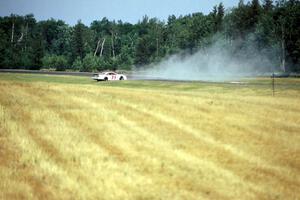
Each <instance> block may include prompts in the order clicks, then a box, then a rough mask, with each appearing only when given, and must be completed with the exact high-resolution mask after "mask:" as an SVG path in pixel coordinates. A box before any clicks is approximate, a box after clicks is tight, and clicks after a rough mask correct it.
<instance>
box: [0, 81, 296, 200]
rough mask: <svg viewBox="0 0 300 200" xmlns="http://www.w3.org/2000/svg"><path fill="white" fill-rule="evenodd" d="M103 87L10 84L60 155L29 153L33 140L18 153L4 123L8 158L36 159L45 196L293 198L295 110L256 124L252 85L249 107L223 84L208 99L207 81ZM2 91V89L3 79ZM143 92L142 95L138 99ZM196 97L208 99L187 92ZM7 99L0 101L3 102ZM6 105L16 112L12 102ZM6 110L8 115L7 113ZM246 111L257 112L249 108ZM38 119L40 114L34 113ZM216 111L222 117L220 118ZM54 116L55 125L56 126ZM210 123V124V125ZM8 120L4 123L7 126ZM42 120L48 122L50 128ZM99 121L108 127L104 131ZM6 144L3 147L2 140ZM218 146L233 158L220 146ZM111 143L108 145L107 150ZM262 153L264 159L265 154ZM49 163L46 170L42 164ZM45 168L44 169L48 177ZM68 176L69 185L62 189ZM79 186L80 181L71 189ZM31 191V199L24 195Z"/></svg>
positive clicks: (32, 123) (263, 112)
mask: <svg viewBox="0 0 300 200" xmlns="http://www.w3.org/2000/svg"><path fill="white" fill-rule="evenodd" d="M0 82H1V81H0ZM2 83H3V82H1V84H2ZM124 83H126V82H124ZM110 85H112V84H110V83H107V84H103V85H98V86H96V85H95V86H92V85H85V86H83V85H76V86H75V85H72V84H69V85H63V84H51V83H38V84H37V83H30V84H16V85H15V87H16V88H17V87H21V88H22V87H28V88H27V89H25V92H18V94H17V96H23V95H25V96H26V98H27V100H26V101H27V102H26V104H28V105H26V106H25V109H23V111H25V112H28V113H29V115H30V116H31V119H30V120H29V121H28V122H27V123H28V124H30V126H29V128H31V129H32V130H36V131H38V132H41V133H42V134H43V135H42V136H41V138H42V140H43V141H46V142H49V145H50V146H48V147H46V148H51V146H53V147H54V148H56V150H58V152H57V153H56V154H58V156H60V157H61V158H63V159H65V162H64V161H55V156H51V155H50V156H49V155H46V156H45V153H44V151H45V150H43V151H41V152H39V151H38V149H39V148H40V147H39V146H36V145H33V146H32V147H30V149H29V150H28V149H27V150H26V149H25V148H24V147H25V145H24V144H22V142H21V141H22V139H24V141H26V142H27V144H31V143H30V141H28V140H27V138H25V137H24V136H25V135H26V134H27V133H25V132H26V131H27V130H25V131H23V133H21V134H20V133H18V132H16V130H17V129H16V128H13V127H10V128H9V130H10V131H11V132H12V133H10V137H11V138H13V136H14V137H15V136H17V137H18V138H17V139H16V140H15V141H16V143H17V144H18V146H19V147H20V152H21V156H20V157H21V158H18V159H21V160H22V159H23V160H24V158H26V159H28V158H30V154H32V153H33V152H34V154H33V158H34V159H33V161H34V160H36V159H37V158H38V159H41V160H40V161H38V162H37V163H36V165H35V167H34V168H32V171H33V173H35V174H34V175H35V176H36V175H38V177H41V174H43V175H46V181H44V180H43V179H40V180H39V181H40V183H43V182H48V184H49V185H51V187H47V190H49V189H50V190H51V191H54V193H55V196H54V197H58V196H61V197H72V196H73V197H74V195H79V197H81V198H87V197H89V198H96V197H99V195H100V196H102V197H105V199H120V198H122V199H147V198H148V199H155V198H157V197H160V198H162V199H174V198H178V199H206V198H213V199H232V198H239V199H257V198H259V199H297V196H298V195H297V193H295V191H298V190H299V175H298V169H299V166H298V164H297V163H298V159H297V155H298V150H299V146H298V145H297V144H298V142H297V141H299V137H298V136H297V134H296V131H297V128H298V126H297V121H296V119H297V117H298V115H297V112H294V111H293V112H289V113H288V114H287V116H286V120H287V121H288V123H283V122H282V123H280V122H281V121H283V120H282V119H284V114H285V113H284V112H282V113H281V109H279V110H277V111H276V112H275V113H276V114H282V116H279V117H277V118H276V119H274V120H273V119H271V120H269V119H267V120H266V122H265V123H262V122H260V121H259V120H264V117H263V116H262V115H266V114H267V113H268V111H269V109H264V106H263V104H262V105H260V106H257V107H255V104H252V102H253V101H256V100H257V101H259V98H261V99H262V101H265V100H267V99H269V98H265V97H264V96H263V95H262V94H259V95H260V96H259V97H258V96H257V97H251V96H252V95H253V94H255V91H251V92H250V93H247V90H244V91H243V93H244V94H248V96H249V97H251V98H249V99H250V100H249V101H251V102H250V104H251V106H248V107H250V109H251V112H250V110H249V111H247V110H246V111H245V110H244V109H243V108H242V107H241V108H239V106H242V105H247V97H248V96H247V95H246V96H244V97H241V95H240V96H239V95H237V97H238V98H236V99H235V100H234V99H232V102H230V101H228V102H227V101H225V100H224V99H226V98H227V97H228V96H229V94H231V95H236V94H237V90H235V91H234V92H232V91H230V90H229V89H228V90H227V91H226V93H224V94H221V93H220V92H222V91H221V90H219V89H214V92H215V94H214V95H210V94H211V92H210V91H209V89H208V88H209V87H207V86H206V87H207V90H205V91H200V90H197V91H196V90H195V91H194V92H193V93H194V94H193V93H192V92H184V91H183V90H180V91H179V90H178V88H179V87H181V86H180V84H178V85H176V86H174V87H172V89H171V90H172V92H170V93H168V92H165V93H162V92H164V91H166V90H165V89H164V87H165V86H164V85H162V86H160V87H161V88H162V90H160V89H158V88H155V89H149V90H148V89H145V87H148V86H149V85H150V84H149V83H147V84H146V85H145V86H143V87H144V89H143V88H142V89H133V88H132V86H129V85H127V84H124V87H123V88H119V87H118V86H117V87H115V86H113V87H111V86H110ZM116 85H118V84H116ZM126 85H127V86H126ZM134 85H135V83H134ZM154 85H155V83H154ZM6 87H10V85H9V84H6ZM11 89H12V90H14V89H15V88H14V87H11ZM23 89H24V88H22V89H21V90H23ZM193 90H194V89H193ZM175 91H176V92H175ZM7 92H8V93H9V91H7ZM290 92H291V94H293V95H294V97H292V99H291V101H289V102H286V108H287V109H293V108H294V107H295V106H296V104H295V102H296V101H295V99H293V98H297V97H295V94H296V93H295V92H294V90H292V91H290ZM151 93H152V94H151ZM66 94H67V95H68V96H66ZM148 94H151V95H152V96H150V97H148V98H147V95H148ZM202 94H203V95H204V96H210V98H206V99H204V98H202V97H195V96H197V95H198V96H200V95H202ZM142 95H144V96H142ZM280 95H281V96H282V97H283V95H286V96H285V98H286V99H288V94H283V93H281V94H280ZM4 96H5V95H4ZM17 96H14V98H15V97H17ZM30 96H33V97H32V98H31V97H30ZM140 97H142V98H140ZM215 97H216V98H219V101H220V102H218V104H217V103H216V104H215V102H214V103H213V105H211V106H209V107H205V105H206V104H208V103H209V102H207V101H206V100H208V101H210V99H213V98H215ZM240 99H241V102H240ZM286 99H283V98H279V99H278V100H276V104H278V105H282V106H283V107H284V101H286ZM244 100H245V101H244ZM14 101H15V100H14ZM14 101H12V102H11V103H10V104H6V105H4V106H2V107H11V106H12V105H13V103H14ZM39 101H41V103H39ZM199 102H200V103H199ZM4 103H5V102H4ZM19 103H20V102H19ZM21 103H23V102H21ZM30 104H35V106H30ZM199 104H200V105H199ZM201 104H202V105H201ZM230 104H236V106H233V107H231V110H232V112H229V111H230V110H229V109H228V108H226V106H229V105H230ZM176 105H177V106H176ZM15 107H17V108H18V109H21V108H20V106H19V105H18V106H15ZM32 108H34V109H32ZM172 108H173V109H172ZM189 108H199V109H195V110H194V109H189ZM261 109H263V110H261ZM6 110H7V111H9V113H12V112H10V110H9V109H6ZM41 110H42V111H41ZM187 110H188V111H189V112H186V111H187ZM256 111H257V116H259V117H258V118H256V114H254V113H255V112H256ZM226 112H228V113H226ZM178 113H180V114H178ZM47 114H48V115H49V116H47ZM224 116H226V117H225V118H224ZM39 117H41V118H44V119H45V120H44V119H38V118H39ZM199 117H201V121H200V120H199ZM222 117H223V118H224V121H220V120H221V119H222ZM266 118H268V116H266ZM85 119H88V120H85ZM236 119H238V120H236ZM249 119H251V120H250V121H249ZM48 120H50V121H53V122H48ZM14 121H15V123H14V124H15V125H16V124H18V123H23V121H22V119H21V118H18V117H15V118H14ZM54 121H60V123H57V124H56V123H55V122H54ZM235 122H236V124H235ZM278 122H279V123H278ZM215 123H218V124H217V125H214V124H215ZM276 123H278V124H276ZM12 124H13V123H12V122H10V126H11V125H12ZM252 125H257V126H252ZM49 126H53V127H56V128H54V130H51V129H49ZM271 126H274V130H277V129H280V131H276V132H275V134H274V136H273V137H272V134H271V133H270V132H271V131H272V130H273V128H272V127H271ZM17 127H20V126H19V125H17ZM109 127H114V128H112V129H107V128H109ZM102 128H104V129H105V131H102ZM251 128H252V129H251ZM106 129H107V130H106ZM186 129H187V131H186ZM222 129H223V131H224V132H225V133H228V136H227V137H226V134H222ZM59 130H61V133H60V132H59ZM259 132H261V133H259ZM59 133H60V134H59ZM200 133H201V134H200ZM285 134H289V135H290V136H291V137H290V139H291V140H292V141H291V142H289V139H288V138H281V137H283V136H284V135H285ZM202 135H205V136H206V137H207V138H210V139H211V141H210V142H208V141H207V138H206V139H204V140H203V138H202V137H201V136H202ZM239 138H240V139H239ZM268 138H269V139H268ZM247 140H249V142H247ZM212 141H213V142H212ZM280 141H281V143H280ZM19 143H20V144H19ZM6 144H7V145H9V146H11V145H12V144H10V143H9V142H7V143H6ZM224 144H225V147H226V145H230V146H231V147H233V148H234V149H235V150H240V151H241V152H242V153H243V154H237V153H236V152H235V153H233V152H230V151H229V152H228V150H226V148H224ZM263 145H267V146H268V148H270V150H269V151H268V150H266V148H264V146H263ZM276 146H277V148H274V147H276ZM76 147H77V148H76ZM114 148H117V149H118V150H117V151H115V150H113V149H114ZM46 151H47V150H46ZM37 152H39V153H38V154H37ZM258 152H259V153H260V154H261V155H258V154H257V153H258ZM276 153H277V154H278V155H276ZM239 155H244V157H243V156H239ZM249 155H250V158H256V159H258V161H259V162H257V160H256V161H255V162H252V161H251V162H249V159H247V158H245V157H248V156H249ZM273 155H274V156H273ZM43 156H45V157H46V159H43V158H42V157H43ZM270 156H272V157H271V158H269V157H270ZM284 157H285V160H284V161H283V159H284ZM52 158H54V159H53V160H52ZM70 161H71V162H70ZM25 162H28V161H26V160H25ZM30 162H32V161H30ZM284 162H286V164H284ZM41 164H42V165H41ZM45 165H47V167H46V168H45ZM49 166H51V167H53V170H54V171H51V170H49V169H50V168H49ZM61 167H62V168H61ZM62 169H63V170H64V171H65V170H67V171H68V173H67V174H66V173H65V175H67V176H65V178H64V176H61V177H59V176H58V175H59V174H61V175H63V172H62V171H61V170H62ZM41 170H43V171H41ZM55 170H60V171H59V172H57V171H55ZM82 173H84V175H83V178H84V179H86V180H88V181H85V180H80V178H79V177H80V175H81V174H82ZM50 174H52V175H51V176H49V175H50ZM78 174H79V175H78ZM50 178H52V180H51V181H49V179H50ZM78 178H79V180H77V179H78ZM70 179H71V180H70ZM16 181H17V180H16ZM70 181H71V182H76V181H77V182H78V183H77V184H76V185H70ZM89 181H90V182H89ZM7 183H8V181H7ZM81 184H83V185H84V184H85V185H86V186H85V187H83V188H82V189H79V188H78V186H80V185H81ZM58 186H59V187H58ZM20 188H21V189H20V191H22V190H23V191H25V187H24V186H22V187H20ZM62 188H64V189H71V188H72V193H71V192H69V194H68V191H67V190H65V194H64V192H63V190H62ZM31 196H32V197H33V196H34V197H35V196H36V195H35V194H34V193H32V194H31ZM46 198H47V197H46Z"/></svg>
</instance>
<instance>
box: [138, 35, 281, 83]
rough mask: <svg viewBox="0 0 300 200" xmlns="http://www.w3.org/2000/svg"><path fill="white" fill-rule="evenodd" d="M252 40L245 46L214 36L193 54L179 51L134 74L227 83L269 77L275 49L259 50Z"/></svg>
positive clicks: (275, 64) (276, 48) (244, 44)
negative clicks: (256, 77)
mask: <svg viewBox="0 0 300 200" xmlns="http://www.w3.org/2000/svg"><path fill="white" fill-rule="evenodd" d="M255 40H256V38H255V37H253V36H252V38H251V35H250V36H248V38H247V41H248V42H246V43H245V42H241V41H230V40H228V39H227V40H225V39H224V38H220V37H218V38H215V39H213V42H212V43H211V44H210V45H208V47H206V48H202V49H199V50H198V51H196V52H195V53H192V54H191V53H187V52H184V51H183V52H180V53H178V54H176V55H172V56H169V57H167V58H165V59H164V60H162V61H161V62H159V63H157V64H151V65H149V66H144V67H143V68H141V69H140V70H139V71H138V73H139V74H142V75H144V76H147V77H152V78H155V79H167V80H189V81H230V80H239V79H241V78H243V77H247V76H251V77H253V76H260V75H269V74H270V73H271V72H272V71H273V70H275V69H276V66H278V63H279V60H278V59H280V58H279V57H280V56H279V52H278V47H277V46H276V45H274V46H272V47H267V48H266V47H265V48H259V47H258V45H257V43H256V42H255Z"/></svg>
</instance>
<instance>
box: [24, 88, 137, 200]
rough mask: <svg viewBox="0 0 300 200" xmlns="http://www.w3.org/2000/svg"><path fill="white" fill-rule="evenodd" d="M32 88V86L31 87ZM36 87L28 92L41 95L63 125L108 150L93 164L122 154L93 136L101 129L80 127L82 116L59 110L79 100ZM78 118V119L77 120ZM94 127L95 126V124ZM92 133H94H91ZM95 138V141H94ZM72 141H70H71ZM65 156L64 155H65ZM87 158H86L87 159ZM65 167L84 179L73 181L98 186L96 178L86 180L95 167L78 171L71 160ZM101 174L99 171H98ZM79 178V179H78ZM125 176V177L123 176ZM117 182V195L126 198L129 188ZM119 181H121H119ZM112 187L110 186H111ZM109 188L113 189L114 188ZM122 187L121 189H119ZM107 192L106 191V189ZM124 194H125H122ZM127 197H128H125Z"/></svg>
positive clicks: (62, 92) (89, 186)
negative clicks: (73, 116)
mask: <svg viewBox="0 0 300 200" xmlns="http://www.w3.org/2000/svg"><path fill="white" fill-rule="evenodd" d="M33 88H34V87H33ZM36 89H38V90H36ZM36 89H32V88H30V90H31V91H30V92H29V93H31V94H33V96H35V95H36V96H35V97H41V96H43V97H42V98H41V99H40V100H41V102H43V104H44V105H45V106H49V105H50V107H49V108H50V110H51V111H52V110H54V111H55V113H56V114H58V117H59V120H61V121H65V122H66V123H65V126H67V127H72V129H73V128H75V129H76V133H77V134H80V135H81V137H83V138H86V139H87V142H89V143H90V144H91V143H95V144H96V145H97V146H98V147H100V148H104V150H108V152H107V153H108V154H104V157H103V158H101V157H99V158H98V159H99V160H98V161H95V164H96V165H97V163H99V161H100V163H101V161H102V160H105V159H106V158H107V157H110V156H114V157H116V156H119V153H120V154H122V152H121V151H120V150H119V151H118V150H117V149H116V148H114V147H113V146H112V145H111V144H110V143H107V142H105V141H104V140H101V139H97V137H96V136H95V133H100V134H101V133H102V132H101V131H100V132H99V130H96V132H94V131H93V129H91V128H88V129H86V128H84V129H83V128H82V127H84V126H86V124H80V120H82V119H83V118H82V116H81V118H80V117H79V118H76V119H75V118H72V117H71V116H72V115H70V113H64V114H62V113H63V112H61V111H62V110H64V107H69V106H71V105H73V103H75V104H76V105H80V103H79V102H75V101H73V100H72V98H65V95H64V91H58V90H57V91H56V90H54V91H52V92H53V94H56V95H55V96H51V92H49V91H48V92H49V94H50V95H49V96H48V95H45V96H44V95H41V94H43V92H42V90H43V89H42V88H36ZM36 91H41V92H36ZM66 92H67V91H66ZM58 94H61V95H62V96H60V95H58ZM53 97H55V98H53ZM61 99H64V100H63V102H64V103H63V104H61V105H60V106H58V105H57V106H55V102H61ZM52 106H54V108H55V109H53V107H52ZM82 109H86V108H85V107H82ZM89 110H90V109H88V108H87V109H86V110H85V111H86V112H87V116H91V115H95V113H91V112H89ZM78 119H79V120H78ZM72 120H75V121H73V122H75V123H68V122H69V121H72ZM99 120H101V118H100V119H99ZM87 122H89V123H91V122H92V121H91V120H88V121H87ZM95 127H96V126H95ZM93 134H94V135H93ZM95 139H97V141H95ZM49 142H50V141H49ZM71 142H72V141H71ZM60 149H61V150H62V151H63V150H64V149H63V148H60ZM74 152H75V151H74ZM79 153H81V152H80V149H79ZM94 153H100V154H103V153H102V151H99V149H97V151H95V152H94ZM69 154H72V151H69ZM65 157H66V156H65ZM68 157H70V158H73V159H75V160H77V159H78V160H81V158H77V157H76V155H73V156H72V155H68ZM117 158H119V157H117ZM87 160H88V159H87ZM70 161H72V160H70ZM113 161H115V160H113ZM85 166H87V165H84V164H83V165H81V166H80V167H82V168H84V167H85ZM115 167H117V168H119V166H115ZM64 168H65V169H69V171H71V172H73V173H74V174H75V175H76V174H77V175H81V176H82V177H83V178H84V179H83V180H82V177H81V178H80V177H77V178H76V177H75V178H74V177H73V179H74V181H78V180H80V181H81V182H83V183H81V184H84V185H85V186H87V187H88V188H90V189H91V188H94V189H97V188H98V187H99V185H97V182H98V181H97V180H96V181H95V183H94V182H92V181H87V180H88V179H91V177H93V175H96V174H90V173H89V171H91V172H92V173H94V170H95V169H90V170H87V171H84V170H80V171H78V170H79V169H78V168H77V166H76V168H75V169H73V166H72V162H71V163H70V164H68V162H66V163H65V167H64ZM92 168H93V166H92ZM97 171H98V172H100V171H99V170H97ZM119 171H121V169H119ZM120 173H122V172H120ZM127 173H129V174H131V175H132V174H133V172H132V171H129V172H127ZM100 174H101V173H100ZM78 178H79V179H78ZM125 178H126V177H125ZM119 179H120V180H122V177H119ZM102 181H103V184H105V181H104V180H103V179H102ZM117 182H119V181H116V182H115V183H114V184H117V185H119V186H118V193H119V194H118V195H122V196H120V198H126V197H127V196H126V195H127V192H128V191H130V190H129V185H125V184H123V185H121V184H118V183H117ZM120 182H121V181H120ZM111 187H112V186H111ZM113 187H116V186H113ZM113 187H112V188H110V190H111V189H114V188H113ZM122 187H123V189H121V188H122ZM107 192H108V191H107ZM111 192H113V191H111ZM118 195H117V196H118ZM124 195H125V196H124ZM127 198H128V197H127Z"/></svg>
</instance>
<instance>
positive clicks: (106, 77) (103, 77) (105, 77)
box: [92, 72, 127, 81]
mask: <svg viewBox="0 0 300 200" xmlns="http://www.w3.org/2000/svg"><path fill="white" fill-rule="evenodd" d="M92 79H94V80H96V81H118V80H120V81H122V80H127V77H126V76H125V75H124V74H117V73H115V72H102V73H97V74H93V77H92Z"/></svg>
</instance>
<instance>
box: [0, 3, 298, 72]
mask: <svg viewBox="0 0 300 200" xmlns="http://www.w3.org/2000/svg"><path fill="white" fill-rule="evenodd" d="M216 35H218V36H219V37H222V38H223V39H224V41H225V42H227V43H228V44H233V43H234V45H235V46H237V48H236V51H237V53H236V56H242V55H239V53H238V51H239V50H242V49H244V48H247V46H248V45H250V44H251V45H252V46H253V45H254V46H255V47H256V50H257V51H259V52H261V53H262V54H265V55H266V56H268V55H269V54H268V51H271V50H276V51H277V54H276V56H275V57H274V58H272V56H274V54H270V55H269V56H270V59H273V60H278V62H277V66H275V68H276V69H278V70H279V69H281V70H283V71H292V72H295V71H298V72H299V71H300V59H299V58H300V2H299V0H277V1H272V0H263V1H259V0H251V1H249V2H244V1H243V0H240V1H239V3H238V5H237V6H236V7H233V8H230V9H225V8H224V6H223V4H222V3H220V4H219V5H216V6H214V7H213V9H212V11H211V12H210V13H209V14H207V15H204V14H203V13H200V12H199V13H193V14H189V15H185V16H179V17H176V16H174V15H171V16H169V17H168V20H167V21H166V22H165V21H161V20H159V19H157V18H149V17H147V16H144V17H143V18H142V19H141V20H140V21H139V22H138V23H136V24H131V23H127V22H122V21H121V20H119V21H110V20H108V19H107V18H103V19H101V20H95V21H93V22H92V23H91V24H90V25H89V26H86V25H84V24H83V23H82V22H81V21H80V20H79V21H78V22H77V24H76V25H74V26H69V25H68V24H66V23H65V22H64V21H62V20H54V19H49V20H45V21H37V20H36V19H35V18H34V16H33V15H32V14H28V15H25V16H19V15H14V14H11V15H10V16H5V17H0V68H15V69H41V68H49V69H50V68H51V69H56V70H76V71H101V70H131V69H132V68H139V67H141V66H145V65H148V64H150V63H155V62H159V61H161V60H162V59H163V58H165V57H166V56H169V55H173V54H176V53H179V52H182V51H185V52H186V53H188V54H193V53H195V52H196V51H198V50H199V49H205V48H207V47H208V46H209V45H211V44H212V43H213V42H214V40H215V36H216Z"/></svg>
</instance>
